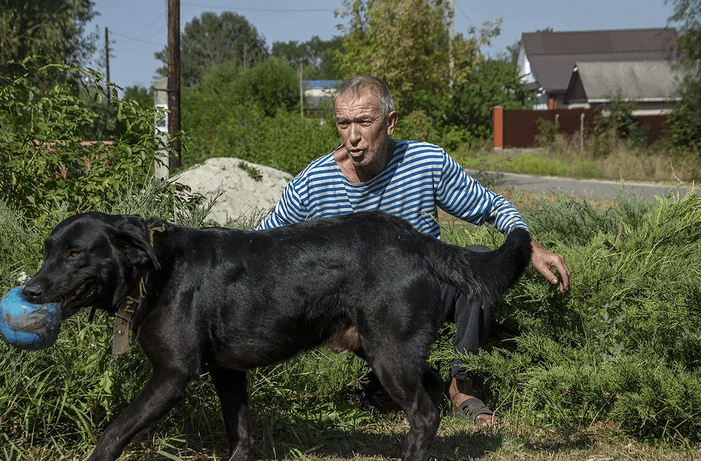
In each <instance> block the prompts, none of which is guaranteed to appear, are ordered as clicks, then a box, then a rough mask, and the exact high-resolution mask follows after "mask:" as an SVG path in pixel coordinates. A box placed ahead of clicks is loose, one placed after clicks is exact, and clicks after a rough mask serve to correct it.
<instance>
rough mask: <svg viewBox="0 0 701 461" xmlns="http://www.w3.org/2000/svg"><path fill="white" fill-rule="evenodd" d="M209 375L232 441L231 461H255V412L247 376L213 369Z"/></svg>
mask: <svg viewBox="0 0 701 461" xmlns="http://www.w3.org/2000/svg"><path fill="white" fill-rule="evenodd" d="M209 374H210V376H211V377H212V381H213V382H214V387H215V388H216V389H217V394H218V395H219V401H220V402H221V408H222V413H223V414H224V424H225V426H226V436H227V439H228V441H229V458H228V459H229V461H247V460H249V459H252V458H253V434H252V430H253V428H252V426H253V423H252V417H251V409H250V407H249V406H248V390H247V386H248V382H247V380H246V372H245V371H238V370H226V369H223V368H211V369H210V370H209Z"/></svg>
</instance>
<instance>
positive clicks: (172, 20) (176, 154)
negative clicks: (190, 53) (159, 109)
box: [168, 0, 181, 168]
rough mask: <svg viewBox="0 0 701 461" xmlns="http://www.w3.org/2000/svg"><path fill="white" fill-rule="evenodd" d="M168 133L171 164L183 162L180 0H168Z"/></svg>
mask: <svg viewBox="0 0 701 461" xmlns="http://www.w3.org/2000/svg"><path fill="white" fill-rule="evenodd" d="M168 110H169V111H170V114H169V116H168V133H170V136H171V139H172V141H171V146H172V147H173V155H172V156H171V157H170V161H169V162H168V163H169V166H170V167H171V168H177V167H179V166H180V164H181V157H180V139H179V138H178V137H177V135H176V133H178V132H179V131H180V0H168Z"/></svg>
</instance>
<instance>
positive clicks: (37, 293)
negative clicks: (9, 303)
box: [23, 213, 160, 319]
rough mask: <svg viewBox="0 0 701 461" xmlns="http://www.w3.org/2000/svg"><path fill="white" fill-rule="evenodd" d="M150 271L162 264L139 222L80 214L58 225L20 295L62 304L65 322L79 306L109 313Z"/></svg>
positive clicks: (123, 217)
mask: <svg viewBox="0 0 701 461" xmlns="http://www.w3.org/2000/svg"><path fill="white" fill-rule="evenodd" d="M150 269H156V270H159V269H160V265H159V262H158V258H157V257H156V253H155V252H154V250H153V248H152V247H151V245H150V242H149V229H148V226H147V225H146V222H145V221H144V220H143V219H142V218H140V217H139V216H136V215H108V214H104V213H85V214H79V215H75V216H72V217H70V218H68V219H66V220H64V221H62V222H61V223H59V224H58V225H57V226H56V228H55V229H54V230H53V232H51V235H50V236H49V237H48V238H47V239H46V240H45V241H44V263H43V265H42V267H41V269H39V272H37V274H36V275H35V276H34V277H32V279H31V280H29V282H27V284H26V285H25V287H24V290H23V295H24V297H25V298H26V299H27V300H28V301H29V302H31V303H35V304H41V303H49V302H60V303H61V306H62V316H63V318H64V319H66V318H68V317H70V316H71V315H73V314H74V313H75V312H77V311H78V309H80V308H81V307H87V306H95V307H98V308H101V309H105V310H108V311H111V310H113V308H114V306H115V305H116V304H117V303H118V302H119V301H120V300H121V299H122V298H124V297H125V296H127V295H129V294H132V293H133V292H134V291H135V289H136V287H138V283H139V280H140V279H141V277H142V276H143V274H144V273H146V272H147V271H148V270H150Z"/></svg>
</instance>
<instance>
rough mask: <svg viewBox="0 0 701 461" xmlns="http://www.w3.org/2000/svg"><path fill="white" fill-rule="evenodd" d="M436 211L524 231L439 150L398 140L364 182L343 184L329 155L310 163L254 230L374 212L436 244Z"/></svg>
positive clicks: (503, 204) (509, 208) (512, 213)
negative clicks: (387, 159)
mask: <svg viewBox="0 0 701 461" xmlns="http://www.w3.org/2000/svg"><path fill="white" fill-rule="evenodd" d="M436 207H440V208H441V209H443V210H444V211H446V212H447V213H449V214H451V215H453V216H456V217H458V218H460V219H463V220H465V221H467V222H470V223H472V224H477V225H481V224H485V223H489V224H492V225H494V226H495V227H496V228H497V229H498V230H500V231H501V232H504V233H508V232H510V231H511V230H512V229H514V228H515V227H521V228H524V229H526V230H528V227H527V226H526V223H525V222H524V221H523V219H522V218H521V216H520V215H519V213H518V211H516V209H515V208H514V206H513V205H512V204H511V203H510V202H508V201H507V200H505V199H504V198H503V197H502V196H501V195H498V194H495V193H494V192H492V191H490V190H488V189H486V188H485V187H483V186H482V185H481V184H480V183H479V181H477V180H475V179H474V178H472V177H471V176H470V175H469V174H467V172H465V170H464V169H463V168H462V167H461V166H460V165H459V164H458V163H457V162H456V161H455V160H453V158H452V157H450V156H449V155H448V154H447V153H446V152H445V151H444V150H443V149H442V148H440V147H438V146H435V145H432V144H428V143H424V142H416V141H402V140H395V148H394V153H393V154H392V158H391V160H390V162H389V164H388V165H387V166H386V167H385V168H384V169H383V170H382V172H381V173H380V174H379V175H377V176H375V177H374V178H372V179H371V180H370V181H367V182H362V183H355V182H351V181H348V179H347V178H346V177H345V176H344V175H343V173H342V172H341V169H340V167H339V166H338V164H337V163H336V161H335V160H334V153H333V152H332V153H330V154H327V155H325V156H323V157H321V158H318V159H317V160H315V161H313V162H312V163H310V164H309V165H308V166H307V167H306V168H305V169H304V170H303V171H302V172H301V173H300V174H299V175H297V176H296V177H295V178H294V179H293V180H292V181H291V182H290V183H288V185H287V186H286V187H285V190H284V191H283V193H282V198H281V199H280V201H279V202H278V204H277V205H275V208H274V209H273V211H272V212H271V214H270V216H268V217H267V218H266V219H264V220H263V221H262V222H261V223H260V224H259V225H258V227H256V228H255V229H254V230H259V229H271V228H274V227H280V226H284V225H286V224H291V223H296V222H300V221H304V220H307V219H318V218H323V217H327V216H335V215H342V214H350V213H354V212H357V211H372V210H380V211H384V212H386V213H390V214H394V215H398V216H400V217H402V218H404V219H406V220H407V221H409V222H410V223H411V224H412V225H413V226H414V227H415V228H416V229H418V230H419V231H421V232H423V233H425V234H429V235H432V236H434V237H436V238H440V226H439V224H438V219H437V211H438V210H437V208H436Z"/></svg>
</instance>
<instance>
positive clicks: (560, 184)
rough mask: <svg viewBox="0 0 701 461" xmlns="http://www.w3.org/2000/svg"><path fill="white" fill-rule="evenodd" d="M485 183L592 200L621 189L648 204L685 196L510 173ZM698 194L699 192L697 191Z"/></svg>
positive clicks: (663, 189) (639, 187)
mask: <svg viewBox="0 0 701 461" xmlns="http://www.w3.org/2000/svg"><path fill="white" fill-rule="evenodd" d="M469 173H470V174H471V175H473V176H475V177H479V175H478V173H477V172H475V171H469ZM487 175H488V177H487V179H486V180H484V181H483V182H486V183H488V184H489V186H491V187H495V185H496V186H498V187H504V188H507V189H517V190H522V191H526V192H540V193H554V192H556V191H557V190H558V189H562V191H563V192H565V193H567V194H574V195H578V196H582V197H587V198H593V199H605V200H615V199H616V197H617V192H618V190H619V189H620V190H621V192H622V193H623V194H624V195H637V196H643V197H647V198H648V199H649V200H650V201H654V200H655V196H664V195H665V194H667V193H668V192H670V191H676V190H679V192H680V194H681V196H684V195H685V194H686V193H687V189H686V188H684V187H681V188H674V187H669V186H657V185H652V184H641V183H632V182H625V183H624V182H616V181H595V180H589V179H569V178H558V177H541V176H530V175H525V174H513V173H487ZM696 193H697V194H701V190H698V189H697V190H696Z"/></svg>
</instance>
